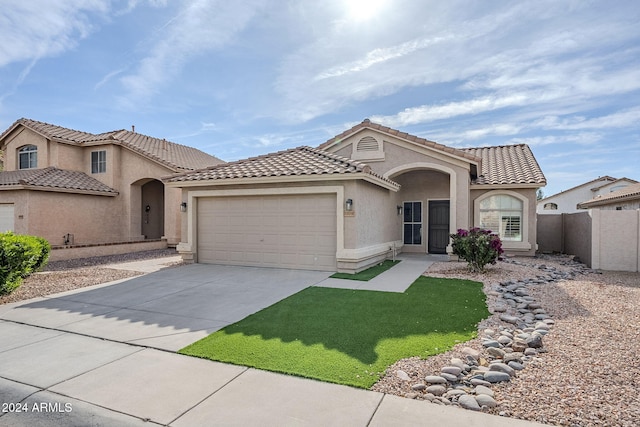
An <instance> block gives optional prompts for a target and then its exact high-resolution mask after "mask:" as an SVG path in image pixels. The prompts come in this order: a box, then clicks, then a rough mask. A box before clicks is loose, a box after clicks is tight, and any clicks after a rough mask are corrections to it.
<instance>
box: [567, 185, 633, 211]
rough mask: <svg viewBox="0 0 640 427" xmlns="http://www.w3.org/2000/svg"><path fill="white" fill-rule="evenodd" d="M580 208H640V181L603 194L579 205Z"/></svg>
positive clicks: (620, 209)
mask: <svg viewBox="0 0 640 427" xmlns="http://www.w3.org/2000/svg"><path fill="white" fill-rule="evenodd" d="M578 208H579V209H604V210H617V211H624V210H634V209H640V183H636V184H629V185H627V186H625V187H624V188H622V189H620V190H616V191H612V192H610V193H607V194H601V195H598V196H596V197H594V198H593V199H591V200H587V201H585V202H582V203H580V204H579V205H578Z"/></svg>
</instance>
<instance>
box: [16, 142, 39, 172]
mask: <svg viewBox="0 0 640 427" xmlns="http://www.w3.org/2000/svg"><path fill="white" fill-rule="evenodd" d="M37 167H38V147H36V146H35V145H25V146H24V147H22V148H20V149H19V150H18V168H19V169H35V168H37Z"/></svg>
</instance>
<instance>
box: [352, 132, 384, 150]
mask: <svg viewBox="0 0 640 427" xmlns="http://www.w3.org/2000/svg"><path fill="white" fill-rule="evenodd" d="M379 149H380V148H379V147H378V141H376V139H375V138H374V137H372V136H365V137H364V138H362V139H361V140H360V141H358V147H357V148H356V150H357V151H378V150H379Z"/></svg>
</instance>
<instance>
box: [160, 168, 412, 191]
mask: <svg viewBox="0 0 640 427" xmlns="http://www.w3.org/2000/svg"><path fill="white" fill-rule="evenodd" d="M172 178H175V177H167V178H165V179H168V180H170V179H172ZM354 179H362V180H365V181H367V182H371V183H372V184H375V185H378V186H380V187H383V188H386V189H388V190H391V191H393V192H397V191H399V190H400V184H398V183H396V182H393V181H389V180H385V179H383V178H379V177H377V176H375V175H372V174H370V173H366V172H356V173H349V174H338V173H332V174H317V175H279V176H261V177H249V178H222V179H206V180H189V181H167V180H164V179H163V180H164V184H165V186H167V187H172V188H189V187H209V186H218V185H225V186H226V185H238V184H244V185H255V184H276V183H291V182H318V181H344V180H354Z"/></svg>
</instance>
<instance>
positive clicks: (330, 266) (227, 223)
mask: <svg viewBox="0 0 640 427" xmlns="http://www.w3.org/2000/svg"><path fill="white" fill-rule="evenodd" d="M164 181H165V184H166V186H167V187H169V188H180V189H182V202H183V203H185V204H186V205H187V209H186V212H185V213H183V222H182V233H181V236H182V241H181V243H180V244H179V245H178V251H179V252H180V253H181V254H182V255H183V258H185V259H188V260H193V261H195V262H200V263H221V264H234V265H249V266H270V267H288V268H299V269H314V270H328V271H336V270H337V271H344V272H356V271H360V270H363V269H365V268H367V267H369V266H371V265H372V264H374V263H376V262H379V261H381V260H383V259H385V258H387V257H389V256H390V255H391V253H392V252H393V251H402V252H416V253H435V254H444V253H447V252H450V250H451V247H450V239H449V234H450V233H455V232H456V230H457V229H458V228H469V227H473V226H480V227H484V228H489V229H492V230H494V231H495V232H498V233H499V234H500V236H501V237H502V239H503V241H504V248H505V250H506V252H507V253H511V254H521V255H534V254H535V250H536V213H535V209H536V208H535V206H536V189H537V188H539V187H541V186H544V185H545V184H546V181H545V177H544V175H543V173H542V171H541V170H540V167H539V166H538V163H537V162H536V160H535V158H534V156H533V153H532V152H531V150H530V149H529V147H528V146H526V145H524V144H520V145H509V146H499V147H481V148H469V149H455V148H451V147H447V146H444V145H441V144H438V143H435V142H432V141H429V140H427V139H423V138H420V137H417V136H415V135H410V134H407V133H404V132H401V131H398V130H395V129H391V128H389V127H385V126H382V125H379V124H376V123H372V122H370V121H369V120H364V121H363V122H362V123H359V124H357V125H356V126H354V127H352V128H351V129H349V130H347V131H345V132H343V133H341V134H340V135H337V136H335V137H334V138H331V139H330V140H328V141H326V142H325V143H323V144H321V145H320V146H319V147H317V148H311V147H306V146H303V147H298V148H294V149H290V150H286V151H281V152H277V153H271V154H266V155H263V156H258V157H253V158H249V159H245V160H240V161H236V162H231V163H226V164H220V165H213V166H210V167H208V168H206V169H201V170H198V171H189V172H184V173H181V174H178V175H176V176H173V177H168V178H166V179H165V180H164Z"/></svg>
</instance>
